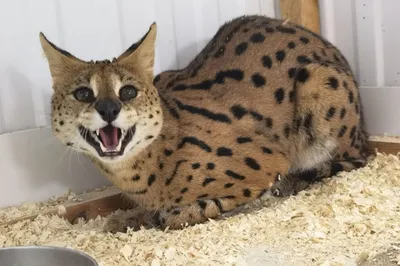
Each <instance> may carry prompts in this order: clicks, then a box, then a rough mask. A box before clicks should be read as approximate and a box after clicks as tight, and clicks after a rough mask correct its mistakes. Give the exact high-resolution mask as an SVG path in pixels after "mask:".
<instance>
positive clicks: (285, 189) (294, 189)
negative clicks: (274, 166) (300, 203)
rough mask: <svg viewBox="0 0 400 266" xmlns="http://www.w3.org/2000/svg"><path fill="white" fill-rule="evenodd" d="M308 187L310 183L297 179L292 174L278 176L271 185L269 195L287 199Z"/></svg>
mask: <svg viewBox="0 0 400 266" xmlns="http://www.w3.org/2000/svg"><path fill="white" fill-rule="evenodd" d="M309 186H310V183H309V182H307V181H305V180H303V179H300V178H297V177H296V175H294V174H289V175H288V176H279V178H278V180H277V181H276V182H275V183H274V184H273V185H272V187H271V193H272V195H274V196H275V197H289V196H291V195H296V194H297V193H299V192H300V191H302V190H305V189H306V188H308V187H309Z"/></svg>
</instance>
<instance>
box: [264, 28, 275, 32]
mask: <svg viewBox="0 0 400 266" xmlns="http://www.w3.org/2000/svg"><path fill="white" fill-rule="evenodd" d="M265 31H266V32H267V33H274V32H275V29H274V28H271V27H265Z"/></svg>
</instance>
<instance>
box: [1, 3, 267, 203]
mask: <svg viewBox="0 0 400 266" xmlns="http://www.w3.org/2000/svg"><path fill="white" fill-rule="evenodd" d="M274 2H275V1H274V0H145V1H143V0H118V1H110V0H68V1H67V0H65V1H61V0H38V1H31V0H0V40H1V41H0V80H1V82H0V134H1V133H3V135H0V154H1V155H0V169H1V170H2V175H1V177H0V206H5V205H11V204H18V203H21V202H22V201H25V200H42V199H46V198H48V197H50V196H53V195H56V194H60V193H64V192H65V191H67V190H68V189H73V190H74V191H80V190H83V189H87V188H94V187H98V186H100V185H102V184H106V183H107V182H106V180H105V178H103V177H102V176H101V175H100V174H99V172H98V171H97V170H96V169H94V167H93V166H92V165H91V163H90V162H88V161H87V160H86V159H85V158H83V157H82V156H80V155H78V154H77V153H76V152H72V151H71V150H69V149H67V148H65V147H63V146H62V145H60V144H59V143H58V141H57V140H56V139H55V138H54V137H53V136H52V134H51V132H50V129H49V128H48V127H45V128H42V129H38V128H39V127H44V126H48V125H49V118H50V96H51V93H52V89H51V80H50V75H49V71H48V66H47V62H46V60H45V59H44V58H43V56H42V51H41V48H40V44H39V38H38V36H39V32H40V31H43V32H44V33H45V34H46V36H47V37H48V38H49V39H50V40H51V41H53V42H54V43H55V44H57V45H59V46H60V47H62V48H64V49H66V50H68V51H69V52H71V53H73V54H74V55H76V56H78V57H81V58H83V59H94V60H96V59H97V60H99V59H105V58H112V57H114V56H117V55H118V54H119V53H121V52H122V51H124V50H125V49H126V48H128V47H129V46H130V45H131V44H132V43H133V42H136V41H137V40H138V39H139V38H141V37H142V35H143V34H144V33H145V32H146V31H147V30H148V27H149V26H150V24H151V23H152V22H153V21H156V22H157V23H158V40H157V58H156V67H155V72H156V73H157V72H159V71H161V70H166V69H169V68H177V67H184V66H185V65H186V64H187V63H188V62H189V60H190V59H191V58H193V57H194V56H195V55H196V53H198V52H199V51H200V50H201V49H202V48H203V46H204V45H205V43H206V42H207V41H208V40H209V39H210V38H211V37H212V36H213V35H214V34H215V32H216V31H217V29H218V27H219V26H220V25H221V24H222V23H224V22H225V21H226V20H229V19H231V18H233V17H236V16H239V15H243V14H246V13H247V14H256V13H259V14H265V15H268V16H274V15H275V11H274V10H275V6H274ZM4 133H6V134H4Z"/></svg>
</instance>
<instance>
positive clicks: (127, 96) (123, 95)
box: [119, 85, 137, 102]
mask: <svg viewBox="0 0 400 266" xmlns="http://www.w3.org/2000/svg"><path fill="white" fill-rule="evenodd" d="M136 96H137V89H136V88H135V87H134V86H132V85H126V86H124V87H122V88H121V89H120V90H119V98H120V99H121V101H123V102H127V101H130V100H132V99H134V98H136Z"/></svg>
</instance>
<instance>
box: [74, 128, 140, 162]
mask: <svg viewBox="0 0 400 266" xmlns="http://www.w3.org/2000/svg"><path fill="white" fill-rule="evenodd" d="M135 129H136V128H135V126H133V127H131V128H130V129H128V130H123V129H121V128H118V127H114V126H112V125H108V126H105V127H103V128H99V129H97V130H96V131H90V130H88V129H87V128H85V127H83V126H80V127H79V133H80V134H81V136H82V137H83V138H84V139H85V140H86V141H87V143H89V144H90V145H91V146H92V147H93V148H95V149H96V151H97V152H98V154H99V155H100V156H101V157H115V156H120V155H122V154H124V150H125V148H126V146H127V145H128V143H129V142H130V141H131V140H132V137H133V135H134V134H135Z"/></svg>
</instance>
